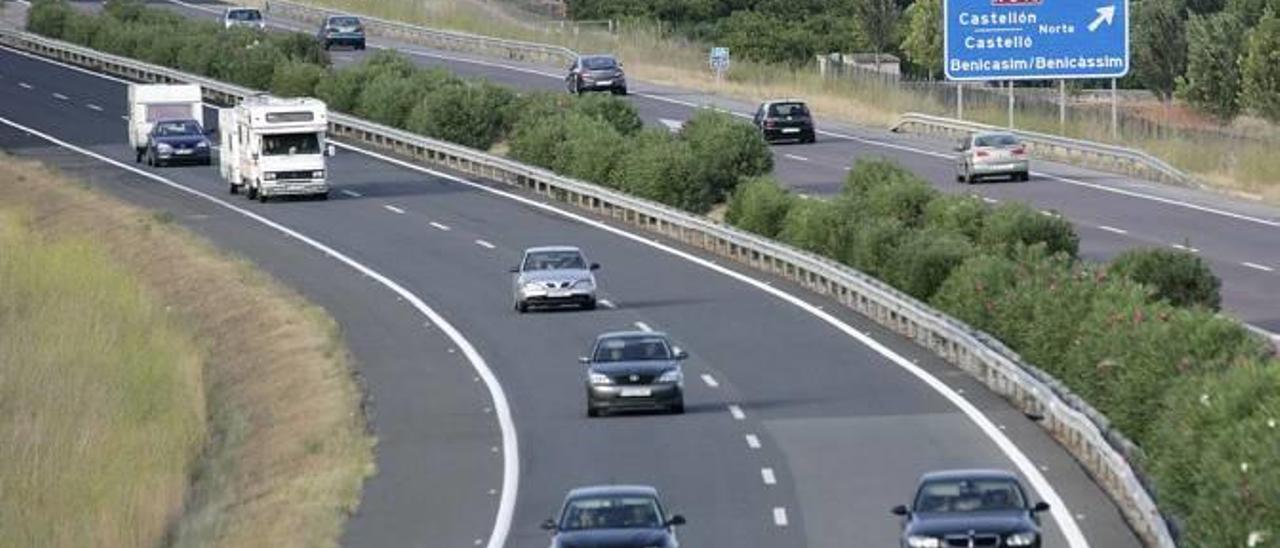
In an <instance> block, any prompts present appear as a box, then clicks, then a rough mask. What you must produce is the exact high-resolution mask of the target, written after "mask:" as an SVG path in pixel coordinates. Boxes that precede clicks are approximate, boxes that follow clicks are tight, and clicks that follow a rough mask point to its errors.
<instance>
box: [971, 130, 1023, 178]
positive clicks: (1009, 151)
mask: <svg viewBox="0 0 1280 548" xmlns="http://www.w3.org/2000/svg"><path fill="white" fill-rule="evenodd" d="M956 152H959V153H960V155H959V157H957V158H956V180H957V181H959V182H961V183H976V182H978V179H982V178H986V177H1009V179H1010V180H1013V181H1027V180H1030V179H1031V161H1030V160H1029V159H1028V158H1027V146H1026V145H1025V144H1023V143H1022V140H1021V139H1018V137H1017V136H1016V135H1014V134H1012V133H995V132H991V133H975V134H973V135H970V136H968V137H965V138H964V140H962V141H960V146H958V147H956Z"/></svg>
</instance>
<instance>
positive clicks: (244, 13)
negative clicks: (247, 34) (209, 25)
mask: <svg viewBox="0 0 1280 548" xmlns="http://www.w3.org/2000/svg"><path fill="white" fill-rule="evenodd" d="M222 26H223V27H224V28H228V29H229V28H233V27H243V28H250V29H256V30H264V29H266V28H267V22H266V20H265V19H263V18H262V12H261V11H258V9H257V8H227V11H226V12H223V14H222Z"/></svg>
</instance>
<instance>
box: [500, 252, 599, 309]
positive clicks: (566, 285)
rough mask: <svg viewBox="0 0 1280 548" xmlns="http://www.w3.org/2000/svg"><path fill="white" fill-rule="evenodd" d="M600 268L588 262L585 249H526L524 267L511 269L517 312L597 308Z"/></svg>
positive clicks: (523, 260)
mask: <svg viewBox="0 0 1280 548" xmlns="http://www.w3.org/2000/svg"><path fill="white" fill-rule="evenodd" d="M598 268H600V265H598V264H596V263H588V262H587V258H586V256H584V255H583V254H582V250H580V249H578V248H576V247H571V246H545V247H531V248H529V249H526V250H525V252H524V257H523V258H522V259H521V260H520V266H517V267H515V268H512V269H511V273H512V274H513V276H512V281H511V291H512V295H513V300H514V303H515V304H514V306H515V309H516V310H517V311H518V312H521V313H524V312H528V311H529V308H530V307H534V306H563V305H573V306H578V307H581V308H584V309H587V310H591V309H594V308H595V307H596V277H595V274H593V273H592V271H593V270H596V269H598Z"/></svg>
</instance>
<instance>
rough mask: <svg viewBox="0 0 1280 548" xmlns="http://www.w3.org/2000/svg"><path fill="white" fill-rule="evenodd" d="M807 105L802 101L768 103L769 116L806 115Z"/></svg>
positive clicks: (807, 113)
mask: <svg viewBox="0 0 1280 548" xmlns="http://www.w3.org/2000/svg"><path fill="white" fill-rule="evenodd" d="M808 115H809V107H807V106H805V104H804V103H774V104H772V105H769V116H775V117H786V116H808Z"/></svg>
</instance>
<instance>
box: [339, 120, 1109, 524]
mask: <svg viewBox="0 0 1280 548" xmlns="http://www.w3.org/2000/svg"><path fill="white" fill-rule="evenodd" d="M335 144H337V145H338V146H339V147H342V148H346V149H348V150H353V151H356V152H359V153H361V154H365V155H367V156H369V157H371V158H377V159H380V160H383V161H386V162H389V163H392V164H395V165H399V166H402V167H405V168H407V169H411V170H414V171H418V172H420V173H427V174H430V175H433V176H435V177H439V178H442V179H447V180H450V181H454V182H456V183H459V184H462V185H465V186H468V187H471V188H474V189H477V190H480V191H482V192H487V193H489V194H493V195H495V196H502V197H504V198H507V199H510V200H513V201H516V202H518V203H522V204H525V205H528V206H529V207H532V208H534V209H540V210H543V211H547V212H551V213H555V214H558V215H560V216H562V217H564V218H566V219H571V220H574V221H576V222H578V223H580V224H584V225H587V226H592V227H595V228H598V229H600V230H603V231H606V232H610V233H612V234H615V235H618V236H620V237H622V238H626V239H629V240H632V241H635V242H639V243H641V244H643V245H646V246H649V247H652V248H654V249H658V250H661V251H665V252H667V253H669V254H671V255H674V256H676V257H680V258H682V259H685V260H687V261H689V262H691V263H694V264H697V265H699V266H702V267H704V268H707V269H709V270H712V271H714V272H717V273H720V274H723V275H725V276H728V277H730V278H733V279H735V280H738V281H740V282H742V283H745V284H747V285H750V286H753V287H755V288H756V289H759V290H760V291H763V292H765V293H768V294H770V295H772V296H774V297H777V298H778V299H780V300H782V301H784V302H787V303H789V304H792V305H794V306H796V307H798V308H800V309H802V310H804V311H806V312H808V313H809V314H811V315H813V316H816V317H817V318H818V319H820V320H822V321H824V322H826V323H827V324H828V325H830V326H832V327H833V328H835V329H836V330H837V331H840V332H843V333H845V334H846V335H848V336H849V337H852V338H853V339H855V340H857V341H858V342H861V343H862V344H863V345H864V346H866V347H868V348H870V349H871V350H873V351H874V352H876V353H877V354H880V355H881V356H884V357H885V358H886V359H888V360H889V361H891V362H893V363H894V364H896V365H898V366H899V367H901V368H903V369H905V370H906V371H907V372H908V373H910V374H911V375H913V376H915V377H916V378H918V379H920V380H921V381H922V382H924V383H925V384H926V385H928V386H929V387H930V388H932V389H933V390H934V391H935V392H937V393H938V394H940V395H942V396H943V397H944V398H945V399H947V400H948V401H950V402H951V403H952V404H953V405H955V406H956V407H957V408H958V409H959V410H960V411H961V412H962V413H964V414H965V415H966V416H967V417H968V418H969V419H970V420H971V421H973V423H974V424H975V425H976V426H977V427H978V429H979V430H981V431H982V433H983V434H985V435H986V436H987V438H988V439H990V440H991V441H992V442H993V443H994V444H995V445H996V447H997V448H999V449H1000V450H1001V452H1003V453H1004V454H1005V455H1006V456H1007V457H1008V458H1009V460H1010V462H1011V463H1012V464H1013V465H1014V466H1016V467H1017V468H1018V470H1019V471H1020V472H1022V474H1023V475H1024V476H1026V478H1027V481H1028V482H1029V483H1030V484H1031V486H1032V487H1033V488H1034V489H1035V490H1036V492H1037V493H1039V494H1040V496H1041V498H1042V499H1043V500H1044V501H1045V502H1048V503H1049V505H1050V510H1049V512H1050V514H1051V515H1052V516H1053V518H1054V521H1055V522H1056V523H1057V524H1058V527H1059V529H1061V530H1062V535H1063V536H1064V537H1065V538H1066V540H1067V545H1068V546H1070V547H1071V548H1086V547H1088V546H1089V542H1088V540H1086V539H1085V537H1084V533H1082V532H1081V531H1080V528H1079V526H1078V525H1077V524H1076V523H1075V520H1074V519H1073V518H1072V514H1071V512H1070V511H1069V509H1068V508H1067V505H1066V503H1065V502H1063V500H1062V497H1061V496H1059V495H1058V492H1057V491H1056V490H1055V489H1054V488H1053V486H1052V485H1050V484H1049V480H1047V479H1045V477H1044V475H1043V474H1042V473H1041V472H1040V470H1039V469H1037V468H1036V467H1035V465H1034V464H1033V463H1032V462H1031V460H1030V459H1028V458H1027V456H1026V455H1025V454H1024V453H1023V452H1022V450H1021V449H1018V447H1017V446H1016V445H1014V443H1013V441H1012V440H1010V439H1009V437H1008V436H1006V435H1005V434H1004V433H1003V432H1002V431H1001V430H1000V429H999V428H997V427H996V426H995V424H994V423H992V422H991V420H990V419H988V418H987V417H986V415H984V414H983V413H982V411H981V410H979V409H978V408H977V407H976V406H974V405H973V404H972V403H969V401H968V400H966V399H964V397H963V396H961V395H960V394H958V393H956V391H955V390H953V389H952V388H951V387H949V386H947V385H946V384H945V383H943V382H942V381H940V380H938V379H937V378H936V377H934V376H933V375H931V374H929V372H927V371H925V370H924V369H923V368H921V367H920V366H918V365H916V364H914V363H911V360H908V359H906V358H904V357H902V356H901V355H900V354H898V353H897V352H894V351H893V350H892V349H890V348H889V347H887V346H885V345H884V344H881V343H880V342H879V341H877V340H876V339H874V338H872V337H871V336H869V335H867V334H865V333H862V332H861V331H858V330H857V329H854V328H853V327H852V326H850V325H848V324H846V323H844V322H843V321H842V320H840V319H839V318H837V317H835V316H834V315H832V314H830V313H828V312H826V311H823V310H821V309H819V308H818V307H816V306H813V305H811V304H809V303H807V302H805V301H804V300H803V299H800V298H799V297H796V296H794V295H791V294H790V293H787V292H785V291H782V290H780V289H778V288H775V287H773V286H771V285H769V284H767V283H765V282H763V281H760V280H757V279H755V278H752V277H750V276H748V275H746V274H743V273H740V272H738V271H735V270H732V269H729V268H726V267H723V266H720V265H718V264H716V263H714V262H712V261H709V260H707V259H703V258H701V257H698V256H695V255H693V254H692V253H688V252H685V251H681V250H679V249H676V248H674V247H671V246H668V245H665V244H662V243H659V242H657V241H655V240H651V239H648V238H645V237H643V236H640V235H637V234H633V233H630V232H627V231H626V230H623V229H621V228H617V227H614V226H610V225H608V224H605V223H604V222H602V221H598V220H596V219H592V218H590V217H587V216H585V215H581V214H578V213H572V212H570V211H568V210H565V209H561V208H558V207H555V206H552V205H550V204H545V203H542V202H539V201H537V200H534V199H531V198H526V197H524V196H519V195H516V194H514V193H512V192H508V191H505V190H499V189H497V188H491V187H489V186H486V185H483V184H480V183H476V182H473V181H469V180H467V179H463V178H461V177H458V176H455V175H451V174H448V173H444V172H441V171H437V170H434V169H431V168H427V167H424V166H420V165H417V164H413V163H410V162H406V161H404V160H400V159H397V158H392V157H390V156H387V155H385V154H381V153H377V152H373V151H370V150H365V149H363V148H359V147H354V146H351V145H347V144H345V143H335ZM736 408H737V406H730V410H731V411H732V410H733V409H736ZM737 412H738V413H741V412H742V410H741V409H738V411H737ZM735 418H736V417H735Z"/></svg>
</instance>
